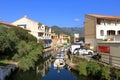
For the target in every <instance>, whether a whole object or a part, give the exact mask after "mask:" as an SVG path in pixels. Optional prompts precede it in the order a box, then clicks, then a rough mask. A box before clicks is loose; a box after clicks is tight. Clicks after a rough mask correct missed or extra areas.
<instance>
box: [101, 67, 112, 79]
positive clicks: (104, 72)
mask: <svg viewBox="0 0 120 80" xmlns="http://www.w3.org/2000/svg"><path fill="white" fill-rule="evenodd" d="M101 79H102V80H110V66H107V65H104V66H103V67H101Z"/></svg>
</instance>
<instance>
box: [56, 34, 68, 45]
mask: <svg viewBox="0 0 120 80" xmlns="http://www.w3.org/2000/svg"><path fill="white" fill-rule="evenodd" d="M69 41H70V36H69V35H66V34H59V40H58V44H66V43H69Z"/></svg>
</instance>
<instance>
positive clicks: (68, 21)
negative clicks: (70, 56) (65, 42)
mask: <svg viewBox="0 0 120 80" xmlns="http://www.w3.org/2000/svg"><path fill="white" fill-rule="evenodd" d="M0 3H1V4H0V21H6V22H14V21H15V20H17V19H19V18H21V17H23V16H24V15H27V16H28V17H29V18H31V19H33V20H35V21H38V22H41V23H43V24H45V25H47V26H53V25H57V26H59V27H78V26H79V27H82V26H83V22H84V17H85V14H103V15H113V16H120V0H0Z"/></svg>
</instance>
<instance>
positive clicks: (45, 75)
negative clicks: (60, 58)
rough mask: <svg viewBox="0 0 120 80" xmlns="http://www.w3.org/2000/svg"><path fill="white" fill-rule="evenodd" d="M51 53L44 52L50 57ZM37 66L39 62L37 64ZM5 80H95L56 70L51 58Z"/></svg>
mask: <svg viewBox="0 0 120 80" xmlns="http://www.w3.org/2000/svg"><path fill="white" fill-rule="evenodd" d="M51 53H52V51H50V52H46V55H47V56H50V55H51ZM40 60H41V59H40ZM38 64H39V62H38ZM6 80H95V79H91V78H88V77H84V76H78V73H76V72H74V71H72V70H71V71H70V70H67V68H62V69H56V68H54V66H53V60H52V59H51V57H49V58H47V59H46V61H45V62H44V63H42V64H39V65H37V66H36V67H35V69H30V70H29V71H26V72H23V71H21V70H19V69H17V70H16V71H14V72H13V74H12V75H11V76H10V77H9V78H7V79H6Z"/></svg>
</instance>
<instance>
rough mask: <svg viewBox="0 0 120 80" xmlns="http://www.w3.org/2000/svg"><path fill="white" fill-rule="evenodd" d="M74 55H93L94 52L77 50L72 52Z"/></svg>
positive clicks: (82, 49)
mask: <svg viewBox="0 0 120 80" xmlns="http://www.w3.org/2000/svg"><path fill="white" fill-rule="evenodd" d="M74 54H81V55H84V54H87V55H93V54H94V51H92V50H90V49H85V48H77V49H75V50H74Z"/></svg>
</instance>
